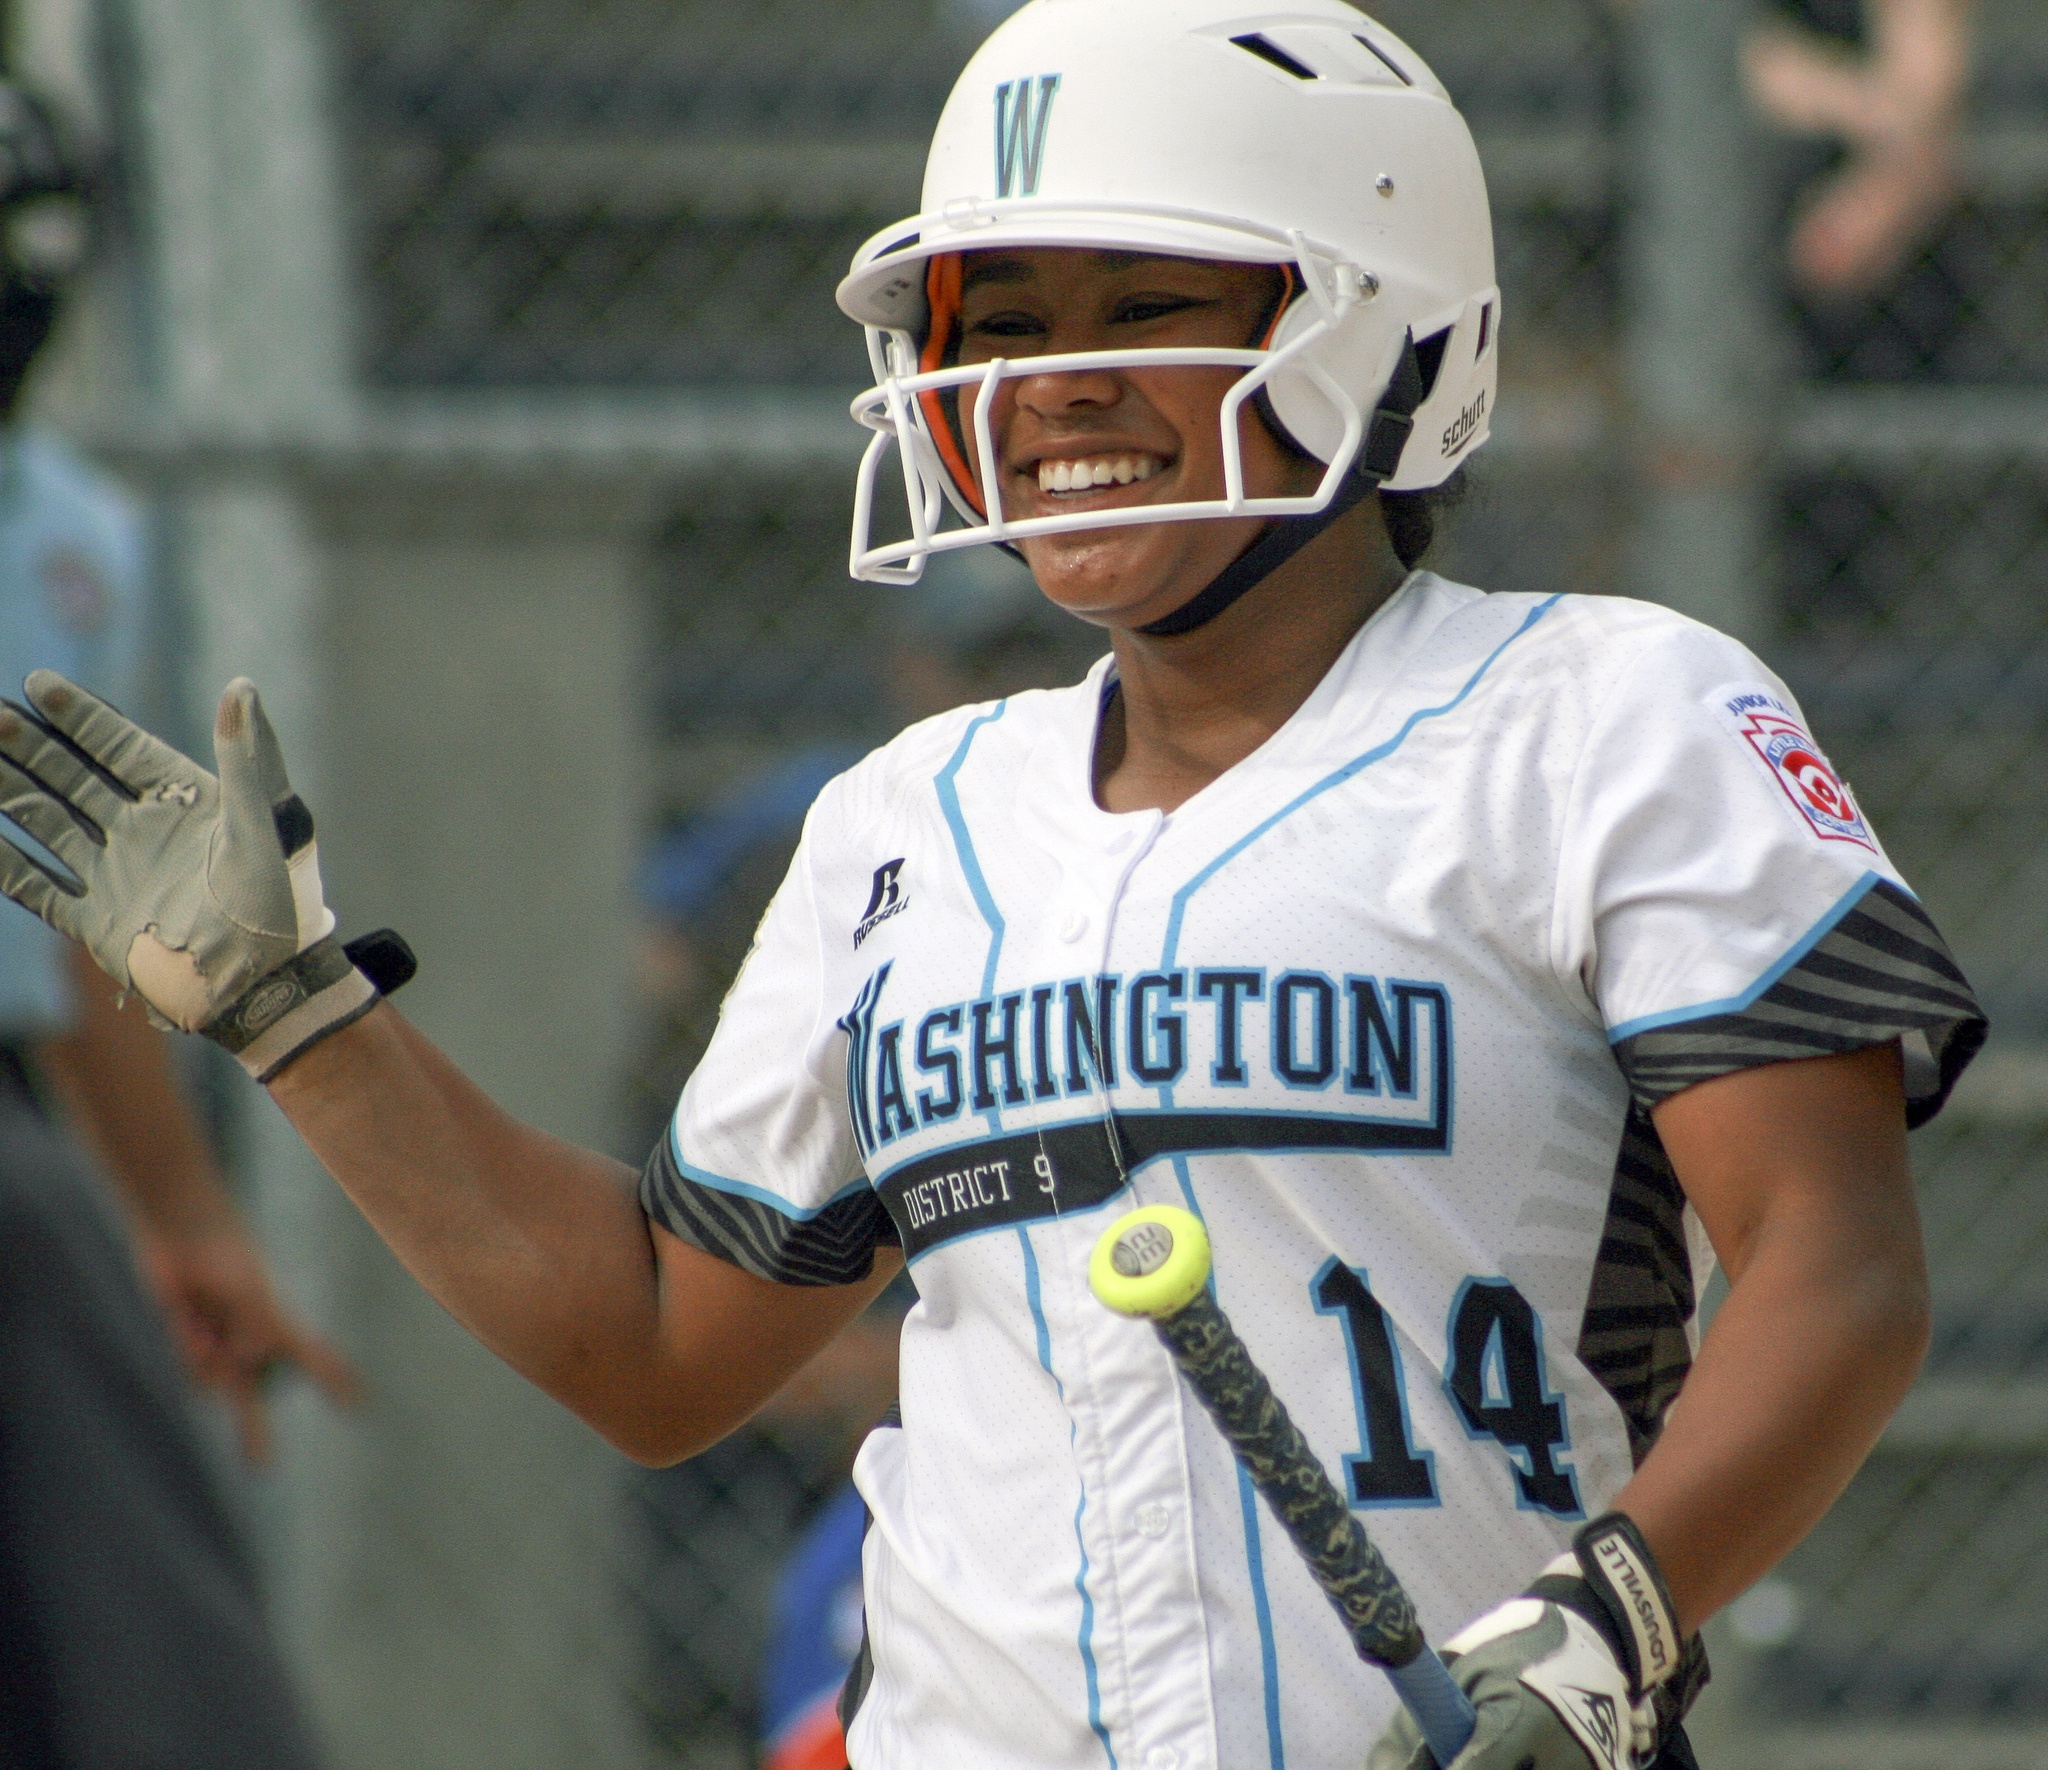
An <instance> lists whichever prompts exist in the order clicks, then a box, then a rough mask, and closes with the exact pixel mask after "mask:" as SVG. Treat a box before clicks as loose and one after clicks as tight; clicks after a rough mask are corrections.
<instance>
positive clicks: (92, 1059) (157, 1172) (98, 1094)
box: [39, 947, 236, 1235]
mask: <svg viewBox="0 0 2048 1770" xmlns="http://www.w3.org/2000/svg"><path fill="white" fill-rule="evenodd" d="M70 968H71V985H72V994H73V997H74V1000H75V1002H76V1004H77V1024H76V1026H75V1028H74V1030H73V1031H71V1032H70V1033H68V1034H66V1035H65V1036H64V1037H62V1038H59V1039H53V1040H51V1041H50V1042H49V1043H48V1044H47V1045H45V1046H44V1047H43V1048H42V1051H41V1052H40V1054H39V1055H40V1060H41V1064H42V1068H43V1072H44V1074H45V1075H46V1076H47V1077H48V1078H49V1081H50V1084H51V1086H52V1087H53V1088H54V1089H55V1091H56V1093H57V1095H58V1098H59V1099H60V1100H61V1101H62V1102H63V1104H64V1109H65V1111H66V1113H67V1114H68V1116H69V1117H70V1119H71V1121H72V1123H73V1125H74V1126H75V1127H76V1128H77V1130H78V1133H79V1135H80V1136H82V1137H83V1138H84V1139H85V1140H86V1142H87V1143H88V1144H90V1145H91V1146H92V1149H93V1152H94V1154H96V1155H97V1156H98V1157H99V1158H100V1160H101V1162H102V1163H103V1164H104V1165H105V1167H106V1169H107V1172H108V1173H109V1174H111V1175H112V1176H113V1179H114V1182H115V1184H116V1185H117V1186H119V1187H120V1189H121V1192H122V1195H123V1197H125V1198H126V1199H127V1201H128V1202H129V1204H130V1205H132V1206H133V1207H134V1209H135V1210H136V1212H137V1213H138V1214H139V1215H140V1216H141V1217H142V1219H143V1220H144V1221H145V1222H146V1223H147V1224H148V1225H149V1226H150V1227H151V1228H152V1229H155V1230H158V1231H161V1232H163V1233H166V1234H174V1235H175V1234H192V1233H197V1232H201V1231H205V1230H209V1229H215V1228H219V1227H221V1226H223V1225H225V1224H230V1223H233V1222H235V1220H236V1212H235V1209H234V1204H233V1202H232V1200H231V1199H230V1198H229V1196H228V1192H227V1188H226V1186H225V1185H224V1184H223V1182H222V1180H221V1175H220V1170H219V1168H218V1166H217V1165H216V1164H215V1162H214V1159H213V1155H212V1152H211V1151H210V1150H209V1149H208V1148H207V1146H206V1140H205V1138H204V1136H203V1135H202V1134H201V1132H200V1129H199V1126H198V1124H197V1122H196V1121H195V1120H194V1118H193V1116H192V1113H191V1110H190V1108H189V1107H187V1105H186V1104H185V1098H184V1095H183V1093H182V1092H181V1091H180V1089H179V1086H178V1080H177V1076H176V1074H175V1072H174V1071H173V1068H172V1064H171V1052H170V1041H169V1039H168V1038H167V1037H166V1036H165V1035H164V1034H163V1033H160V1032H158V1031H157V1030H156V1029H155V1028H154V1027H152V1026H151V1025H150V1024H149V1022H148V1020H147V1019H146V1018H145V1016H144V1014H143V1010H142V1004H141V1003H140V1002H137V1001H134V1000H130V1001H129V1002H127V1003H126V1004H125V1005H122V1004H121V1003H120V998H119V996H118V994H117V992H116V990H115V986H114V983H113V980H112V979H111V978H109V977H108V976H107V975H106V974H105V973H104V972H103V971H101V970H100V968H99V967H98V966H97V965H95V964H94V963H93V962H92V960H91V958H90V957H89V956H88V955H87V953H86V952H85V950H84V948H82V947H74V948H73V949H71V953H70Z"/></svg>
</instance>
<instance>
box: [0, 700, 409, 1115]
mask: <svg viewBox="0 0 2048 1770" xmlns="http://www.w3.org/2000/svg"><path fill="white" fill-rule="evenodd" d="M26 690H27V695H28V701H29V705H28V706H27V707H21V706H17V705H15V704H14V703H13V702H11V701H10V702H6V703H0V813H4V814H5V815H6V816H8V817H9V818H12V819H13V820H14V822H15V823H17V824H18V825H20V826H21V828H22V829H24V830H26V831H27V832H28V833H29V835H31V836H33V837H34V838H35V839H36V841H38V842H39V843H41V844H42V845H43V846H44V847H45V848H46V849H48V850H49V852H50V853H51V854H52V855H54V856H55V857H56V858H57V860H58V861H59V862H60V863H61V864H62V865H63V866H64V867H65V868H67V869H68V870H69V873H70V875H71V876H70V877H69V878H66V877H64V876H63V875H61V874H59V873H58V872H56V871H54V870H52V869H51V868H50V867H48V866H47V865H45V864H44V863H43V862H42V861H40V860H38V859H36V858H34V857H33V856H31V855H29V854H28V853H26V852H25V851H24V850H22V849H20V848H17V847H16V846H15V845H14V844H13V843H11V842H7V841H4V840H0V891H4V892H6V894H7V895H8V896H9V897H11V898H13V899H14V900H15V902H17V903H19V904H22V905H23V906H25V907H26V908H28V909H31V910H33V911H34V912H35V913H36V914H37V915H39V916H41V917H42V919H43V920H44V921H46V922H48V923H49V924H50V926H51V927H53V928H55V929H56V930H57V931H58V932H59V933H60V934H65V935H68V936H70V938H71V939H73V940H76V941H78V942H79V943H81V944H82V945H83V946H85V947H86V948H87V949H88V950H89V951H90V952H91V953H92V956H93V957H94V958H95V959H96V960H97V961H98V962H99V964H100V966H101V968H102V969H103V970H105V971H106V972H107V973H108V975H109V976H111V977H112V978H113V979H114V980H115V981H116V982H117V983H119V984H120V985H121V986H122V987H123V988H124V989H129V990H133V991H134V992H135V993H136V994H137V995H139V996H140V997H141V998H142V999H143V1001H144V1002H145V1003H146V1004H147V1005H148V1006H149V1008H150V1009H151V1010H152V1012H153V1013H154V1014H155V1015H156V1016H158V1017H159V1018H160V1019H161V1020H162V1021H164V1022H166V1023H168V1024H169V1025H172V1026H176V1027H180V1028H182V1029H183V1030H184V1031H186V1032H200V1033H204V1034H206V1036H207V1037H208V1038H211V1039H213V1040H215V1041H216V1042H217V1043H219V1044H221V1045H224V1046H226V1047H227V1049H228V1050H230V1051H232V1052H233V1053H234V1054H235V1056H236V1057H237V1058H238V1059H239V1060H240V1062H241V1064H242V1067H243V1068H244V1069H246V1070H248V1071H249V1073H250V1074H251V1075H253V1076H255V1077H256V1078H257V1080H259V1081H268V1080H269V1079H270V1078H271V1077H272V1076H273V1075H275V1074H276V1073H277V1072H278V1071H279V1070H280V1069H282V1068H283V1067H284V1066H285V1064H286V1063H288V1062H290V1060H291V1059H292V1058H294V1057H296V1056H297V1055H298V1054H299V1053H300V1052H301V1051H303V1050H305V1048H306V1047H307V1046H308V1045H311V1044H312V1043H314V1042H315V1041H316V1040H318V1039H321V1038H324V1037H325V1036H326V1035H327V1034H328V1033H331V1032H335V1031H337V1030H339V1029H340V1028H341V1027H344V1026H346V1025H348V1024H349V1022H351V1021H353V1020H355V1019H358V1018H359V1017H360V1016H362V1015H363V1014H366V1013H367V1012H368V1011H369V1010H370V1008H371V1007H372V1006H373V1005H374V1004H375V1002H376V1000H377V991H376V989H375V987H374V986H373V985H372V984H371V983H370V981H369V980H368V979H367V978H366V977H364V976H363V975H362V973H361V972H359V971H358V970H357V969H356V968H355V966H354V965H353V964H352V963H351V962H350V960H349V957H348V955H347V954H346V953H345V952H343V951H342V949H341V947H340V946H339V944H337V943H336V942H335V941H334V939H333V938H332V935H333V932H334V916H333V914H332V913H331V912H330V911H329V910H328V908H327V906H326V904H325V902H324V901H323V900H322V896H321V890H320V861H319V853H318V850H317V849H316V847H315V846H314V842H313V819H312V815H311V813H309V812H308V811H307V810H306V807H305V804H304V802H303V801H301V800H300V798H299V796H298V795H297V794H296V793H294V792H293V791H292V787H291V782H290V780H289V779H288V778H287V777H286V774H285V768H284V756H283V754H282V752H281V751H280V750H279V748H278V743H277V737H276V734H275V733H274V732H272V730H271V728H270V721H269V720H268V719H266V718H265V717H264V714H263V703H262V701H261V700H260V699H258V697H257V694H256V688H255V685H254V684H253V683H251V682H249V681H248V680H247V679H246V678H238V679H237V680H235V681H234V682H231V683H229V684H228V688H227V692H226V693H225V694H223V695H222V696H221V701H220V710H219V713H218V714H217V716H216V717H215V720H214V728H213V747H214V756H215V758H216V760H217V761H218V763H219V766H220V778H219V779H218V780H216V779H215V778H214V777H213V776H212V775H210V774H208V773H207V772H206V770H205V769H203V768H201V767H200V766H199V765H198V764H197V763H195V762H193V761H191V760H190V759H189V758H187V757H185V756H182V755H180V754H179V753H178V752H177V751H176V750H174V749H172V748H171V747H170V745H168V744H166V743H163V742H160V741H159V740H158V739H156V738H154V737H151V736H150V734H149V733H148V732H146V731H144V730H143V729H142V728H141V727H140V726H138V725H136V724H135V723H134V721H132V720H130V719H128V718H126V717H125V716H124V715H122V714H120V713H118V712H116V711H115V710H114V709H113V708H112V707H110V706H108V705H107V704H106V703H105V702H104V701H101V700H99V699H97V698H95V697H94V696H92V695H90V694H88V693H87V692H86V691H85V690H84V689H82V688H80V687H78V686H77V685H76V684H75V683H71V682H67V681H66V680H65V679H64V678H63V677H61V676H59V675H57V674H56V673H55V672H54V671H50V670H38V671H36V672H35V673H34V674H33V675H31V676H30V677H29V679H28V682H27V684H26Z"/></svg>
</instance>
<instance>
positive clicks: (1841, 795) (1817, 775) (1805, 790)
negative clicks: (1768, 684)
mask: <svg viewBox="0 0 2048 1770" xmlns="http://www.w3.org/2000/svg"><path fill="white" fill-rule="evenodd" d="M1707 705H1708V706H1710V707H1711V708H1713V710H1714V712H1715V713H1716V714H1717V715H1718V716H1719V717H1720V719H1721V720H1722V722H1723V723H1724V724H1726V725H1727V727H1728V728H1729V730H1731V731H1732V732H1734V733H1735V735H1736V736H1737V737H1738V738H1740V739H1741V740H1742V742H1743V743H1744V744H1745V745H1746V746H1747V747H1748V749H1749V750H1750V751H1751V753H1752V754H1753V755H1755V757H1756V759H1757V761H1758V762H1759V763H1760V764H1761V765H1762V766H1763V768H1764V769H1765V771H1766V772H1768V773H1769V775H1770V777H1771V779H1773V780H1774V781H1776V782H1777V783H1778V786H1779V789H1780V790H1781V791H1782V792H1783V793H1784V795H1785V797H1786V798H1787V799H1789V800H1790V801H1791V802H1792V807H1793V809H1794V810H1795V811H1797V812H1798V813H1799V815H1800V816H1801V817H1803V818H1805V819H1806V821H1807V823H1808V824H1809V825H1810V826H1812V829H1813V833H1814V834H1815V835H1816V836H1818V837H1820V838H1821V840H1822V841H1824V842H1854V843H1856V844H1857V845H1858V846H1859V847H1862V848H1868V849H1870V850H1871V851H1872V852H1873V853H1875V852H1876V850H1877V839H1876V838H1875V837H1874V836H1872V835H1871V833H1870V826H1869V825H1868V824H1867V823H1865V822H1864V821H1863V813H1862V812H1860V811H1858V810H1857V809H1856V801H1855V800H1854V799H1853V798H1851V797H1850V794H1849V788H1848V786H1847V784H1846V783H1845V782H1844V781H1843V779H1842V777H1841V776H1840V775H1838V774H1837V773H1836V772H1835V771H1834V768H1833V766H1832V765H1831V764H1830V763H1829V761H1828V759H1827V757H1825V756H1824V755H1822V754H1821V748H1820V745H1818V744H1817V743H1815V742H1814V741H1813V739H1812V737H1811V736H1810V735H1809V734H1808V732H1807V730H1806V727H1805V726H1804V725H1803V724H1801V723H1800V719H1799V715H1798V713H1797V712H1796V711H1794V710H1793V709H1792V708H1791V707H1789V706H1787V705H1786V704H1785V702H1784V701H1783V700H1782V699H1780V698H1779V697H1778V696H1777V695H1775V694H1773V693H1771V691H1770V690H1769V689H1767V688H1764V687H1761V686H1760V685H1757V684H1753V683H1732V684H1730V685H1729V686H1727V687H1725V688H1717V689H1716V690H1715V691H1714V692H1713V693H1712V694H1711V695H1709V696H1708V697H1707Z"/></svg>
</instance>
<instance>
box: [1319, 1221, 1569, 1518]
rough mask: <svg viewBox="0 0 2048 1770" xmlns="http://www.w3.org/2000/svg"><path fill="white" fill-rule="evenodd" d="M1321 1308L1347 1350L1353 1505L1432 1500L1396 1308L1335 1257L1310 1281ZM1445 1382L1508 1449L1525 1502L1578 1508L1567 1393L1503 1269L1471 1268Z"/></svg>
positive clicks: (1456, 1312)
mask: <svg viewBox="0 0 2048 1770" xmlns="http://www.w3.org/2000/svg"><path fill="white" fill-rule="evenodd" d="M1309 1294H1310V1296H1311V1297H1313V1298H1314V1300H1315V1306H1316V1310H1317V1312H1318V1313H1319V1314H1322V1315H1328V1316H1332V1317H1334V1318H1335V1319H1336V1322H1337V1325H1338V1327H1339V1328H1340V1330H1341V1331H1342V1333H1343V1335H1344V1348H1345V1351H1346V1352H1347V1353H1348V1354H1349V1355H1350V1361H1351V1386H1352V1391H1353V1395H1354V1398H1355V1399H1356V1401H1357V1404H1358V1426H1359V1438H1360V1441H1361V1443H1362V1445H1363V1449H1362V1450H1360V1451H1358V1452H1354V1453H1351V1454H1348V1455H1346V1457H1345V1458H1344V1475H1345V1485H1346V1491H1347V1492H1348V1494H1349V1497H1350V1500H1351V1503H1352V1504H1353V1505H1354V1506H1434V1505H1436V1504H1438V1503H1439V1501H1438V1496H1437V1488H1436V1458H1435V1457H1434V1456H1433V1455H1432V1454H1431V1453H1430V1452H1429V1451H1428V1450H1427V1449H1426V1448H1422V1447H1419V1446H1417V1445H1416V1443H1415V1439H1414V1432H1413V1428H1412V1427H1411V1426H1410V1424H1409V1419H1408V1395H1407V1388H1406V1384H1405V1382H1404V1381H1403V1377H1402V1372H1401V1355H1400V1352H1399V1351H1398V1349H1397V1348H1396V1347H1395V1345H1394V1332H1393V1328H1392V1325H1391V1324H1390V1323H1389V1322H1388V1320H1387V1312H1386V1311H1385V1310H1384V1309H1383V1308H1381V1307H1380V1305H1379V1302H1378V1300H1377V1299H1376V1298H1375V1297H1374V1296H1373V1294H1372V1290H1371V1287H1370V1285H1369V1284H1368V1282H1367V1278H1366V1274H1365V1272H1364V1270H1363V1269H1362V1268H1359V1267H1356V1266H1346V1265H1344V1264H1343V1263H1342V1262H1341V1261H1338V1260H1331V1261H1329V1262H1327V1263H1326V1264H1325V1265H1324V1267H1323V1269H1322V1270H1321V1271H1320V1272H1318V1273H1317V1274H1316V1276H1315V1280H1314V1282H1313V1283H1312V1284H1311V1285H1310V1286H1309ZM1446 1343H1447V1345H1448V1346H1449V1349H1450V1352H1449V1358H1448V1360H1447V1362H1446V1367H1445V1371H1444V1390H1445V1393H1446V1394H1448V1395H1449V1397H1450V1400H1451V1406H1452V1409H1453V1410H1454V1411H1455V1412H1456V1414H1457V1416H1458V1418H1459V1420H1460V1421H1461V1422H1462V1423H1463V1425H1464V1427H1465V1431H1466V1433H1467V1434H1468V1435H1469V1436H1471V1437H1472V1438H1475V1439H1492V1440H1493V1441H1494V1442H1495V1443H1497V1444H1498V1445H1499V1446H1500V1447H1501V1449H1502V1450H1503V1451H1505V1452H1506V1453H1507V1455H1508V1459H1509V1461H1510V1463H1511V1464H1512V1472H1513V1476H1514V1482H1515V1500H1516V1503H1517V1504H1518V1505H1520V1506H1522V1507H1524V1508H1526V1509H1529V1510H1532V1511H1538V1512H1548V1513H1550V1514H1551V1515H1552V1516H1553V1517H1558V1518H1581V1517H1583V1516H1584V1515H1585V1508H1584V1507H1583V1506H1581V1505H1580V1503H1579V1490H1578V1483H1577V1481H1576V1479H1575V1478H1574V1476H1573V1474H1572V1471H1571V1470H1570V1469H1568V1468H1560V1467H1559V1466H1558V1463H1557V1460H1556V1459H1557V1453H1558V1452H1560V1451H1562V1450H1566V1449H1568V1448H1569V1447H1570V1444H1571V1439H1570V1435H1569V1434H1568V1432H1567V1431H1566V1427H1565V1411H1564V1402H1563V1400H1562V1399H1561V1398H1560V1397H1558V1396H1556V1395H1553V1394H1552V1393H1551V1392H1550V1386H1549V1383H1548V1382H1547V1381H1546V1379H1545V1377H1544V1374H1543V1324H1542V1322H1541V1321H1540V1320H1539V1319H1538V1318H1537V1315H1536V1311H1535V1310H1534V1309H1532V1308H1530V1306H1529V1303H1528V1300H1527V1299H1526V1298H1525V1297H1523V1295H1522V1293H1521V1292H1520V1291H1518V1290H1516V1289H1515V1287H1514V1286H1513V1285H1511V1284H1510V1283H1509V1282H1508V1281H1507V1280H1506V1279H1504V1278H1468V1279H1466V1280H1465V1282H1464V1283H1463V1284H1462V1285H1460V1286H1459V1287H1458V1294H1457V1296H1456V1297H1455V1298H1454V1299H1453V1300H1452V1303H1451V1309H1450V1322H1449V1329H1448V1333H1447V1336H1446Z"/></svg>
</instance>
